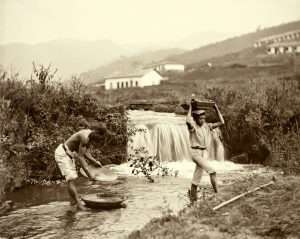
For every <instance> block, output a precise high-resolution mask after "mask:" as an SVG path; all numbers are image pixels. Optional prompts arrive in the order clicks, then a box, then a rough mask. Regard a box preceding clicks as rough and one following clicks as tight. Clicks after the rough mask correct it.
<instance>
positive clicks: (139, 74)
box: [104, 69, 160, 80]
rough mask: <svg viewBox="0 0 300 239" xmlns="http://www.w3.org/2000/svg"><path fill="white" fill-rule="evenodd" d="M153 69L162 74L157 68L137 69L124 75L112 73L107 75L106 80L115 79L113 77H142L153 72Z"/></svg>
mask: <svg viewBox="0 0 300 239" xmlns="http://www.w3.org/2000/svg"><path fill="white" fill-rule="evenodd" d="M151 71H155V72H156V73H157V74H159V75H160V73H159V72H158V71H157V70H155V69H151V70H150V69H137V70H135V71H133V72H128V73H125V74H122V75H111V76H108V77H105V78H104V80H113V79H122V78H141V77H142V76H144V75H145V74H146V73H148V72H151Z"/></svg>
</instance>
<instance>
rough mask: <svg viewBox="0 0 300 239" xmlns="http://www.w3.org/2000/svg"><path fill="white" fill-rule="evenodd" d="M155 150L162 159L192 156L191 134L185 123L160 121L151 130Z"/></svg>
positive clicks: (177, 159)
mask: <svg viewBox="0 0 300 239" xmlns="http://www.w3.org/2000/svg"><path fill="white" fill-rule="evenodd" d="M151 135H152V144H153V152H154V154H155V156H156V157H157V158H158V159H159V160H161V161H168V162H169V161H180V160H184V159H189V158H190V152H189V151H190V150H189V148H190V146H189V134H188V131H187V130H186V126H185V125H178V124H167V123H159V124H156V125H154V127H153V129H152V130H151Z"/></svg>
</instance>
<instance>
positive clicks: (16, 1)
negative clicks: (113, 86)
mask: <svg viewBox="0 0 300 239" xmlns="http://www.w3.org/2000/svg"><path fill="white" fill-rule="evenodd" d="M293 20H300V1H299V0H206V1H204V0H105V1H104V0H0V43H7V42H16V41H17V42H27V43H36V42H41V41H48V40H54V39H66V38H67V39H69V38H71V39H82V40H99V39H110V40H112V41H114V42H116V43H120V44H122V43H124V44H127V43H146V42H151V43H162V42H164V43H166V42H170V41H174V40H175V39H178V40H179V39H181V38H184V37H187V36H189V35H192V34H195V33H201V32H207V31H212V32H218V33H233V34H235V35H237V34H241V33H246V32H249V31H254V30H255V29H256V28H257V27H258V26H259V25H261V26H262V27H267V26H272V25H276V24H280V23H284V22H289V21H293Z"/></svg>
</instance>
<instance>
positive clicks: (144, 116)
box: [128, 111, 224, 162]
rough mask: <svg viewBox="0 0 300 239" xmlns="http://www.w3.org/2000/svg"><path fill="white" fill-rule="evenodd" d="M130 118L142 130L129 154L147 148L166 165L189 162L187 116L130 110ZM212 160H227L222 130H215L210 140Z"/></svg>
mask: <svg viewBox="0 0 300 239" xmlns="http://www.w3.org/2000/svg"><path fill="white" fill-rule="evenodd" d="M129 117H130V118H131V120H132V123H133V125H134V127H135V128H137V129H142V131H138V132H137V133H136V134H135V135H134V136H132V138H131V140H130V143H129V144H128V152H129V153H132V152H133V149H138V148H140V147H144V148H145V149H146V150H147V151H148V153H149V155H152V156H156V157H157V158H158V159H159V160H161V161H164V162H175V161H182V160H190V159H191V156H190V140H189V132H188V130H187V127H186V124H185V117H184V116H176V115H175V114H170V113H155V112H151V111H142V112H141V111H131V112H129ZM208 150H209V157H210V159H212V160H217V161H224V146H223V144H222V141H221V131H220V130H219V129H215V130H213V131H212V134H211V137H210V140H209V146H208Z"/></svg>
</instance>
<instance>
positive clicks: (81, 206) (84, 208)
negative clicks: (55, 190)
mask: <svg viewBox="0 0 300 239" xmlns="http://www.w3.org/2000/svg"><path fill="white" fill-rule="evenodd" d="M77 209H78V210H80V211H86V210H87V208H86V207H85V206H84V205H83V203H77Z"/></svg>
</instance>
